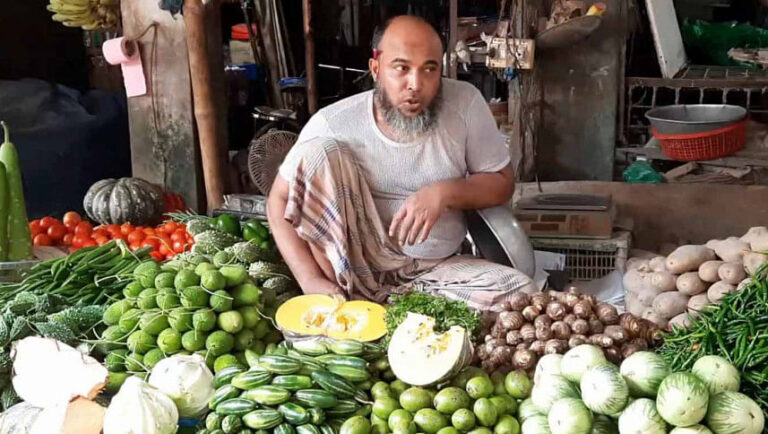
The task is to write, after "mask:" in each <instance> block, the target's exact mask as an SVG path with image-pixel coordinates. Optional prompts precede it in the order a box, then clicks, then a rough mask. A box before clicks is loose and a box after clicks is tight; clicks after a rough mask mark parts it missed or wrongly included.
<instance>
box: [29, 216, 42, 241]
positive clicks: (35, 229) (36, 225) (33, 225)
mask: <svg viewBox="0 0 768 434" xmlns="http://www.w3.org/2000/svg"><path fill="white" fill-rule="evenodd" d="M29 232H30V233H31V234H32V237H33V238H34V236H35V235H37V234H39V233H41V232H43V227H42V226H40V220H39V219H38V220H32V221H31V222H29Z"/></svg>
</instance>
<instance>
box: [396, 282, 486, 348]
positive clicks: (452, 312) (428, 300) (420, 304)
mask: <svg viewBox="0 0 768 434" xmlns="http://www.w3.org/2000/svg"><path fill="white" fill-rule="evenodd" d="M391 302H392V305H391V306H389V308H388V309H387V317H386V321H387V336H388V337H389V336H392V333H394V332H395V329H396V328H397V326H399V325H400V324H401V323H402V322H403V321H404V320H405V317H406V315H407V314H408V312H413V313H420V314H422V315H427V316H430V317H432V318H434V319H435V328H436V330H437V331H439V332H444V331H447V330H448V329H450V328H451V327H452V326H460V327H463V328H464V330H466V331H467V332H469V333H470V334H472V335H475V333H476V332H477V329H478V327H479V326H480V314H479V313H478V312H475V311H473V310H471V309H470V308H469V307H467V305H466V303H464V302H462V301H458V300H449V299H447V298H444V297H439V296H434V295H430V294H427V293H423V292H412V293H410V294H406V295H395V296H392V297H391Z"/></svg>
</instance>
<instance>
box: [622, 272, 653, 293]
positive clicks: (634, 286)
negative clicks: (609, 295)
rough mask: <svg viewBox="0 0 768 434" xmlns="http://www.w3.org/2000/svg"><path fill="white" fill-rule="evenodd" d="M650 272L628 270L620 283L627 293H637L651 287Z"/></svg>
mask: <svg viewBox="0 0 768 434" xmlns="http://www.w3.org/2000/svg"><path fill="white" fill-rule="evenodd" d="M649 278H650V274H649V273H643V272H640V271H637V270H628V271H627V272H626V273H624V277H623V278H622V284H623V285H624V290H625V291H626V292H627V293H632V294H639V293H640V292H642V291H643V290H644V289H646V288H651V282H650V279H649Z"/></svg>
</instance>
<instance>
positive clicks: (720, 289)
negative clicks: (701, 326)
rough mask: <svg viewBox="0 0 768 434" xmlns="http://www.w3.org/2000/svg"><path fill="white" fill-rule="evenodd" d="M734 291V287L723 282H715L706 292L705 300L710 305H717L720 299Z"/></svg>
mask: <svg viewBox="0 0 768 434" xmlns="http://www.w3.org/2000/svg"><path fill="white" fill-rule="evenodd" d="M735 290H736V287H735V286H734V285H731V284H730V283H725V282H722V281H721V282H715V283H713V284H712V286H710V287H709V289H708V290H707V298H708V299H709V301H710V302H711V303H719V302H720V299H722V298H723V297H725V296H726V294H728V293H731V292H733V291H735Z"/></svg>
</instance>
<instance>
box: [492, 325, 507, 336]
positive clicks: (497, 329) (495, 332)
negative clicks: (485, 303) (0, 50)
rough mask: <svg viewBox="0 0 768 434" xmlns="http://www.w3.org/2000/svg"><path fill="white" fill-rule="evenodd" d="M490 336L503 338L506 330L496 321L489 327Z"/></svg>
mask: <svg viewBox="0 0 768 434" xmlns="http://www.w3.org/2000/svg"><path fill="white" fill-rule="evenodd" d="M491 336H492V337H493V338H495V339H503V338H504V337H506V336H507V330H506V329H505V328H504V326H502V325H501V323H499V322H498V321H497V322H496V324H494V325H493V327H491Z"/></svg>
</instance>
